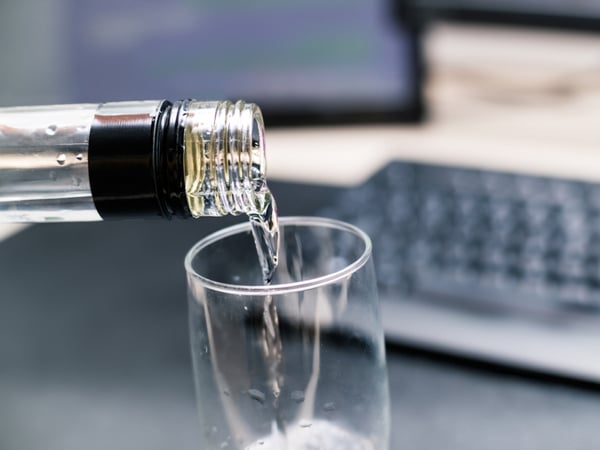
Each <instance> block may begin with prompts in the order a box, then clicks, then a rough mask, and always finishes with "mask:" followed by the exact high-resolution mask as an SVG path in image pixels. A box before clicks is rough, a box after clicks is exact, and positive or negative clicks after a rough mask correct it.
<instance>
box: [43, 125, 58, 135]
mask: <svg viewBox="0 0 600 450" xmlns="http://www.w3.org/2000/svg"><path fill="white" fill-rule="evenodd" d="M57 129H58V127H57V126H56V125H48V128H46V134H47V135H48V136H54V135H55V134H56V130H57Z"/></svg>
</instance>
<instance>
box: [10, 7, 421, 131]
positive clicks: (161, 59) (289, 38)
mask: <svg viewBox="0 0 600 450" xmlns="http://www.w3.org/2000/svg"><path fill="white" fill-rule="evenodd" d="M30 3H32V2H31V1H30V0H26V1H20V0H10V1H7V2H3V4H2V5H0V25H3V26H4V25H5V26H6V27H8V28H9V29H10V31H7V30H5V31H4V32H3V31H0V38H2V41H4V42H3V44H1V45H2V46H3V47H4V48H6V49H7V52H6V54H7V55H8V57H9V58H10V57H11V55H12V57H13V60H14V61H15V62H16V63H21V62H22V58H23V57H24V54H27V52H28V50H29V51H31V53H32V54H30V68H29V69H25V68H23V70H22V71H21V72H28V75H27V76H28V77H29V79H30V80H31V79H32V78H33V79H34V80H33V81H35V80H38V79H39V81H41V82H42V84H45V85H46V87H50V86H49V85H50V84H51V83H50V82H49V81H48V80H43V79H42V78H43V77H41V76H36V75H35V74H33V75H32V74H31V68H33V70H34V71H38V70H44V71H46V72H49V74H50V76H54V77H55V78H56V83H55V84H56V89H57V92H58V91H60V93H61V95H60V99H61V101H67V102H99V101H107V100H128V99H143V98H170V99H177V98H188V97H193V98H199V99H238V98H242V99H245V100H248V101H254V102H256V103H258V104H259V105H260V106H261V108H262V109H263V112H264V113H265V116H266V117H267V119H268V120H269V121H270V123H271V124H273V123H275V122H279V121H281V122H286V121H287V122H290V121H291V122H294V121H296V122H298V121H309V120H311V119H312V120H313V121H316V122H319V121H325V122H326V121H330V120H345V119H353V120H355V119H359V120H369V119H374V120H384V119H391V120H400V119H415V118H418V117H419V115H420V110H421V93H420V83H421V80H420V71H419V54H418V36H417V33H416V31H415V29H414V28H413V27H411V26H410V25H409V24H406V23H403V22H402V21H401V20H398V15H397V14H394V10H395V7H396V5H394V4H393V2H392V1H391V0H390V1H388V0H280V1H272V0H256V1H252V2H244V1H240V0H204V1H201V0H196V1H193V0H173V1H169V2H165V1H162V0H128V1H123V0H105V1H101V2H99V1H95V0H48V1H47V2H44V4H43V5H37V4H36V5H33V4H30ZM49 5H50V6H49ZM28 11H31V12H36V17H34V18H32V17H31V14H30V13H29V12H28ZM4 22H6V23H4ZM1 28H2V27H0V29H1ZM48 52H49V53H50V54H51V55H54V57H53V58H50V57H49V56H48ZM37 55H39V58H37V57H36V56H37ZM40 59H41V60H43V61H45V62H46V63H48V62H50V63H51V65H52V68H51V70H49V67H48V64H45V65H44V66H43V67H42V66H41V64H40V67H38V68H36V67H35V66H36V63H37V62H39V61H40ZM50 59H53V60H52V61H50ZM6 63H9V64H10V63H11V61H10V60H9V61H6V60H5V62H4V63H3V66H4V65H5V64H6ZM32 66H33V67H32ZM11 71H12V72H13V73H12V75H13V80H14V83H15V84H16V85H22V84H23V82H24V81H23V79H22V75H20V74H19V73H18V70H17V69H15V67H14V66H13V67H12V69H11ZM0 77H2V75H0ZM0 80H1V78H0ZM5 82H7V81H5ZM22 87H26V86H22ZM7 88H8V87H7V86H6V85H5V87H4V90H6V89H7ZM2 89H3V88H2V87H0V101H4V102H5V103H6V100H5V99H3V98H2V97H3V96H2V95H1V94H2ZM32 89H34V90H35V89H36V87H32ZM23 91H24V92H23V93H22V94H23V95H21V96H20V98H16V99H15V98H10V96H9V98H8V101H9V102H10V103H13V104H20V103H23V102H29V101H30V99H29V98H28V97H30V96H29V95H27V92H26V91H27V90H26V89H23ZM47 96H48V95H46V97H47ZM50 97H52V95H50ZM21 99H22V100H21ZM32 100H35V99H32Z"/></svg>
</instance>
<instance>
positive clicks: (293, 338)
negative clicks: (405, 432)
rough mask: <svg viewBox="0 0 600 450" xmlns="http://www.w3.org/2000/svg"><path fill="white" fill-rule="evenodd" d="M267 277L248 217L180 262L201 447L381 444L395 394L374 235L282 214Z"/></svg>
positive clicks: (369, 448) (282, 449) (278, 449)
mask: <svg viewBox="0 0 600 450" xmlns="http://www.w3.org/2000/svg"><path fill="white" fill-rule="evenodd" d="M279 224H280V236H281V244H280V253H279V265H278V268H277V270H276V272H275V274H274V276H273V278H272V281H271V282H270V284H268V285H265V284H264V282H263V277H262V271H261V266H260V264H259V260H258V257H257V252H256V247H255V245H254V242H253V238H252V234H251V230H250V225H249V224H242V225H237V226H233V227H230V228H227V229H224V230H221V231H218V232H216V233H214V234H212V235H210V236H208V237H206V238H205V239H203V240H201V241H200V242H198V243H197V244H196V245H195V246H194V247H193V248H192V249H191V250H190V252H189V253H188V255H187V257H186V260H185V267H186V271H187V280H188V292H189V312H190V316H189V317H190V319H189V320H190V335H191V349H192V359H193V365H194V378H195V385H196V394H197V402H198V410H199V416H200V425H201V433H200V436H201V445H200V446H199V448H202V449H244V450H250V449H252V450H309V449H311V450H313V449H314V450H317V449H318V450H333V449H335V450H386V449H387V448H388V441H389V393H388V380H387V370H386V363H385V348H384V340H383V331H382V327H381V321H380V317H379V311H378V299H377V291H376V280H375V272H374V269H373V264H372V258H371V242H370V240H369V237H368V236H367V235H366V234H365V233H364V232H362V231H361V230H359V229H358V228H356V227H354V226H352V225H348V224H345V223H343V222H339V221H335V220H330V219H323V218H312V217H287V218H282V219H281V220H280V223H279Z"/></svg>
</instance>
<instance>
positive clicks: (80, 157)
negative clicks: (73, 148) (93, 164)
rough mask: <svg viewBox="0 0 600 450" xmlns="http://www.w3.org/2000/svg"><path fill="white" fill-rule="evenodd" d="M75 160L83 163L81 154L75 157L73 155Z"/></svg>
mask: <svg viewBox="0 0 600 450" xmlns="http://www.w3.org/2000/svg"><path fill="white" fill-rule="evenodd" d="M75 159H76V160H77V161H83V153H77V155H75Z"/></svg>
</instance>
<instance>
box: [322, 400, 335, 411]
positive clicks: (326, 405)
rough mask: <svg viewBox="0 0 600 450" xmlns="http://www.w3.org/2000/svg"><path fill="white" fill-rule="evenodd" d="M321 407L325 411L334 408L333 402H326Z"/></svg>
mask: <svg viewBox="0 0 600 450" xmlns="http://www.w3.org/2000/svg"><path fill="white" fill-rule="evenodd" d="M323 409H324V410H325V411H334V410H335V403H333V402H327V403H325V404H324V405H323Z"/></svg>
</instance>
